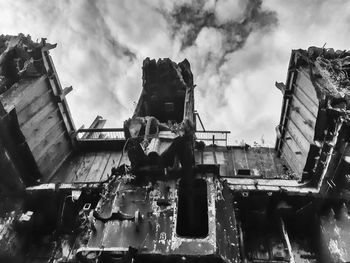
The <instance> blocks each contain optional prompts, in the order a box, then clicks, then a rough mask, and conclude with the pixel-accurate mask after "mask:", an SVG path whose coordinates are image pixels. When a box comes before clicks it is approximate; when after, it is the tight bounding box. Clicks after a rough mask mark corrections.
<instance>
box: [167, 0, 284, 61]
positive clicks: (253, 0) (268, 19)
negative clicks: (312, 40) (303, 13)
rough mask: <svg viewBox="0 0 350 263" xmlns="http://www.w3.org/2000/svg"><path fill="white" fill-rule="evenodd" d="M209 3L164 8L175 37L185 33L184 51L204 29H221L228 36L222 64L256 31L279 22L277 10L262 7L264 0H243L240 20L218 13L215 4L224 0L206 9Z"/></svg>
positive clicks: (199, 1)
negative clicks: (225, 17) (226, 56)
mask: <svg viewBox="0 0 350 263" xmlns="http://www.w3.org/2000/svg"><path fill="white" fill-rule="evenodd" d="M221 1H222V0H221ZM207 2H208V1H205V0H196V1H192V2H191V3H182V4H179V5H176V4H175V6H174V9H173V10H171V11H170V12H169V11H168V12H166V11H163V12H162V13H163V14H164V15H165V16H166V18H167V20H168V21H169V25H170V28H171V32H172V36H173V37H175V36H177V35H181V49H182V50H183V49H185V48H188V47H191V46H192V45H194V44H195V41H196V39H197V37H198V35H199V33H200V32H201V30H202V29H203V28H214V29H216V30H219V31H220V32H221V33H222V34H223V36H224V37H223V47H224V49H223V51H222V54H221V58H220V60H219V64H222V63H223V62H224V61H223V60H224V57H225V55H226V54H228V53H231V52H234V51H235V50H237V49H239V48H241V47H242V46H243V45H244V43H245V42H246V40H247V38H248V36H249V34H250V33H251V32H252V31H253V30H261V29H264V30H269V29H271V28H273V27H275V26H276V25H277V23H278V19H277V14H276V12H274V11H271V10H263V9H262V0H248V1H247V2H241V3H240V5H239V6H240V7H241V8H242V9H243V10H242V15H241V16H239V18H238V21H237V20H235V17H233V18H232V19H227V20H226V21H224V22H222V21H221V19H220V13H217V12H215V11H216V10H215V7H216V5H218V3H219V2H220V0H216V1H215V4H214V5H213V6H212V8H206V4H207ZM236 19H237V17H236ZM213 48H215V47H213ZM210 57H211V54H210V52H209V53H208V54H207V58H208V60H210Z"/></svg>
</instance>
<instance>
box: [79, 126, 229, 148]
mask: <svg viewBox="0 0 350 263" xmlns="http://www.w3.org/2000/svg"><path fill="white" fill-rule="evenodd" d="M229 133H230V132H229V131H196V139H197V141H204V143H205V144H215V145H220V146H227V135H228V134H229ZM77 140H78V141H108V140H125V137H124V130H123V128H94V129H79V130H78V131H77Z"/></svg>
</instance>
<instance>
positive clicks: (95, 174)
mask: <svg viewBox="0 0 350 263" xmlns="http://www.w3.org/2000/svg"><path fill="white" fill-rule="evenodd" d="M110 155H111V152H107V151H103V152H98V153H96V158H95V159H94V162H93V164H92V166H91V169H90V171H89V173H88V174H87V176H86V178H85V180H84V181H85V182H99V181H100V180H101V178H102V176H103V172H104V170H105V168H106V165H107V162H108V160H109V157H110Z"/></svg>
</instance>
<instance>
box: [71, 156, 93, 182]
mask: <svg viewBox="0 0 350 263" xmlns="http://www.w3.org/2000/svg"><path fill="white" fill-rule="evenodd" d="M95 158H96V152H87V153H85V154H84V159H83V161H82V162H81V165H80V166H79V168H78V170H77V171H76V173H75V175H74V177H73V178H72V182H85V179H86V177H87V175H88V174H89V172H90V170H91V167H92V165H93V163H94V160H95Z"/></svg>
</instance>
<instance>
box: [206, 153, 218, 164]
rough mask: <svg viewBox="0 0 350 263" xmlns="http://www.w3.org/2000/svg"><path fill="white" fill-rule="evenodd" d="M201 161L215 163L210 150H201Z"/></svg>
mask: <svg viewBox="0 0 350 263" xmlns="http://www.w3.org/2000/svg"><path fill="white" fill-rule="evenodd" d="M203 163H204V164H216V163H215V161H214V156H213V152H212V151H204V152H203Z"/></svg>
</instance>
